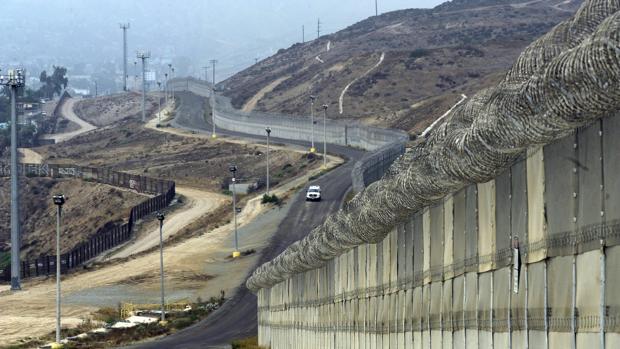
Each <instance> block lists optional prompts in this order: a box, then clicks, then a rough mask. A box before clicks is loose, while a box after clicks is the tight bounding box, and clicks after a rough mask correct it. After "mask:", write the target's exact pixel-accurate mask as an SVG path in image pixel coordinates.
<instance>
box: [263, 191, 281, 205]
mask: <svg viewBox="0 0 620 349" xmlns="http://www.w3.org/2000/svg"><path fill="white" fill-rule="evenodd" d="M261 203H262V204H275V205H278V204H279V203H280V198H279V197H278V196H277V195H276V194H272V195H267V194H264V195H263V198H262V199H261Z"/></svg>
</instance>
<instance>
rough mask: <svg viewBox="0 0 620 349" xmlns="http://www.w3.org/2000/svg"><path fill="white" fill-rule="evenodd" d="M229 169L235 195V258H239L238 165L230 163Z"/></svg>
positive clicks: (233, 195) (233, 194)
mask: <svg viewBox="0 0 620 349" xmlns="http://www.w3.org/2000/svg"><path fill="white" fill-rule="evenodd" d="M228 170H229V171H230V173H232V189H233V190H232V197H233V224H234V225H235V250H234V251H233V255H232V256H233V258H237V257H239V256H240V255H241V253H240V252H239V237H238V235H237V190H236V187H235V183H236V182H237V179H236V178H235V173H236V172H237V166H235V165H230V166H228Z"/></svg>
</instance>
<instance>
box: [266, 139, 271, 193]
mask: <svg viewBox="0 0 620 349" xmlns="http://www.w3.org/2000/svg"><path fill="white" fill-rule="evenodd" d="M265 132H267V195H269V138H270V136H271V127H267V128H265Z"/></svg>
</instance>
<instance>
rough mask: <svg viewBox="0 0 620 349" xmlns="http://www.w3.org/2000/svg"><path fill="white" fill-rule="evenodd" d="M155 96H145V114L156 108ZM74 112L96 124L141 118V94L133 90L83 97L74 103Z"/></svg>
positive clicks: (103, 124) (102, 124)
mask: <svg viewBox="0 0 620 349" xmlns="http://www.w3.org/2000/svg"><path fill="white" fill-rule="evenodd" d="M157 107H158V104H157V98H156V97H154V96H152V95H149V96H147V98H146V115H151V114H152V113H153V112H155V111H156V110H157ZM75 114H76V115H77V116H79V117H80V118H81V119H84V120H86V121H88V122H90V123H91V124H93V125H96V126H108V125H111V124H114V123H116V122H119V121H122V120H127V119H132V120H138V119H141V118H142V95H141V94H139V93H135V92H129V93H120V94H115V95H109V96H101V97H96V98H88V99H83V100H81V101H79V102H77V103H76V104H75Z"/></svg>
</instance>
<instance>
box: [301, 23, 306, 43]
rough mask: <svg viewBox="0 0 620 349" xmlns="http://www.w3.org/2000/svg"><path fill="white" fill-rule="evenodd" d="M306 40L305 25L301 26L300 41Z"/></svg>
mask: <svg viewBox="0 0 620 349" xmlns="http://www.w3.org/2000/svg"><path fill="white" fill-rule="evenodd" d="M305 42H306V26H305V25H302V26H301V43H302V44H304V43H305Z"/></svg>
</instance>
